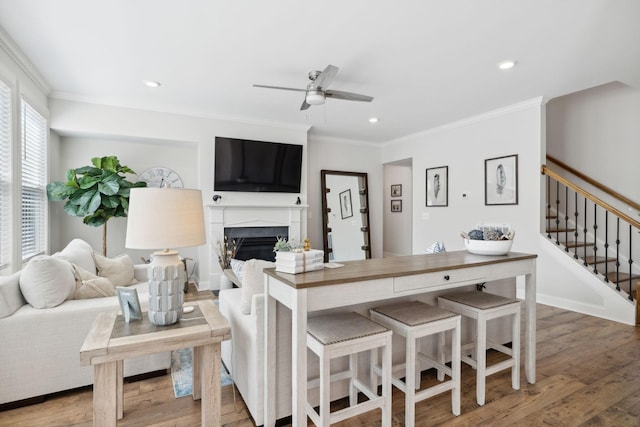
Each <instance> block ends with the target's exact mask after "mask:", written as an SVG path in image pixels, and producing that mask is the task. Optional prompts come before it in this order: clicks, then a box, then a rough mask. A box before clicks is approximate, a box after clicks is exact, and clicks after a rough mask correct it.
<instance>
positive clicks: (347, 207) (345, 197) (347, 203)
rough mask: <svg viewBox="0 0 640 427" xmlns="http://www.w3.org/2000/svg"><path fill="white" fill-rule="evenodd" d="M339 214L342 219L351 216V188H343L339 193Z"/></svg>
mask: <svg viewBox="0 0 640 427" xmlns="http://www.w3.org/2000/svg"><path fill="white" fill-rule="evenodd" d="M340 215H341V217H342V219H346V218H351V217H352V216H353V204H352V203H351V190H344V191H342V192H341V193H340Z"/></svg>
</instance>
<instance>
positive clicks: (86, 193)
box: [47, 156, 147, 256]
mask: <svg viewBox="0 0 640 427" xmlns="http://www.w3.org/2000/svg"><path fill="white" fill-rule="evenodd" d="M91 163H92V165H93V166H83V167H81V168H77V169H69V170H68V171H67V173H66V179H67V181H66V182H52V183H50V184H48V185H47V197H48V198H49V200H51V201H64V200H66V201H67V202H66V203H65V205H64V210H65V212H67V213H68V214H69V215H72V216H78V217H83V219H82V222H84V223H85V224H87V225H90V226H92V227H99V226H102V227H103V229H102V253H103V255H104V256H107V221H109V219H110V218H113V217H126V216H127V211H128V209H129V191H130V189H131V188H133V187H146V186H147V183H146V182H143V181H138V182H130V181H127V180H126V179H125V176H124V175H123V174H133V173H135V172H134V171H133V170H131V169H130V168H129V167H127V166H122V165H121V164H120V161H119V160H118V158H117V157H116V156H107V157H94V158H92V159H91Z"/></svg>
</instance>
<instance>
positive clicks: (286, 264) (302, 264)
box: [276, 249, 324, 274]
mask: <svg viewBox="0 0 640 427" xmlns="http://www.w3.org/2000/svg"><path fill="white" fill-rule="evenodd" d="M322 268H324V251H321V250H318V249H310V250H308V251H301V252H283V251H278V252H276V271H280V272H282V273H289V274H297V273H306V272H309V271H315V270H321V269H322Z"/></svg>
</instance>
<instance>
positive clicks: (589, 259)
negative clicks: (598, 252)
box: [585, 255, 616, 264]
mask: <svg viewBox="0 0 640 427" xmlns="http://www.w3.org/2000/svg"><path fill="white" fill-rule="evenodd" d="M585 261H587V264H604V263H605V262H615V261H616V259H615V258H611V257H609V258H607V257H603V256H596V257H594V256H592V255H590V256H588V257H587V258H586V259H585Z"/></svg>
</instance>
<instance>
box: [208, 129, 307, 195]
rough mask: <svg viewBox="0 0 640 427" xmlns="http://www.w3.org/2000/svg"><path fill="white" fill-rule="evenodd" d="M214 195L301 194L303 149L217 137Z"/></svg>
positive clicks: (298, 146) (274, 143)
mask: <svg viewBox="0 0 640 427" xmlns="http://www.w3.org/2000/svg"><path fill="white" fill-rule="evenodd" d="M215 156H216V160H215V181H214V185H213V189H214V191H247V192H272V193H299V192H300V178H301V174H302V145H295V144H282V143H277V142H264V141H251V140H247V139H236V138H222V137H216V146H215Z"/></svg>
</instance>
